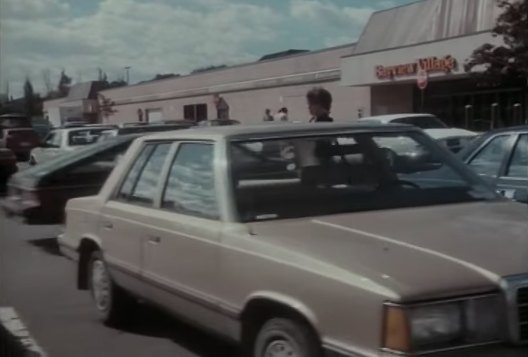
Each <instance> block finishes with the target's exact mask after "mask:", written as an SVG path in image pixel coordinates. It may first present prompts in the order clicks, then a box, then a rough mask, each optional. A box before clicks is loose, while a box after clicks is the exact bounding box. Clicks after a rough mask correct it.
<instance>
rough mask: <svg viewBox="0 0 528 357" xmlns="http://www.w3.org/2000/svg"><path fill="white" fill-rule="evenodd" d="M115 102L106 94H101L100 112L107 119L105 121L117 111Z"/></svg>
mask: <svg viewBox="0 0 528 357" xmlns="http://www.w3.org/2000/svg"><path fill="white" fill-rule="evenodd" d="M114 106H115V102H114V101H113V100H111V99H110V98H107V97H105V96H104V95H102V94H100V95H99V112H100V113H101V115H102V116H103V118H104V119H105V121H106V120H107V119H108V118H109V117H110V116H111V115H114V114H115V113H117V109H115V108H114Z"/></svg>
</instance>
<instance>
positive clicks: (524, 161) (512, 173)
mask: <svg viewBox="0 0 528 357" xmlns="http://www.w3.org/2000/svg"><path fill="white" fill-rule="evenodd" d="M506 176H509V177H518V178H528V134H525V135H521V137H520V138H519V140H518V141H517V145H515V149H514V152H513V156H512V159H511V162H510V164H509V166H508V170H507V172H506Z"/></svg>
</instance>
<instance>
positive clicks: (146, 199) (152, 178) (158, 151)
mask: <svg viewBox="0 0 528 357" xmlns="http://www.w3.org/2000/svg"><path fill="white" fill-rule="evenodd" d="M170 146H171V143H162V144H149V145H147V146H145V148H144V149H143V150H142V152H141V154H140V155H139V156H138V157H137V159H136V161H135V162H134V165H133V166H132V168H131V169H130V171H129V173H128V175H127V177H126V179H125V182H124V183H123V186H122V187H121V190H120V191H119V193H118V198H119V199H123V200H126V201H129V202H135V203H141V204H147V205H152V204H153V203H154V197H155V196H156V190H157V188H158V180H159V177H160V173H161V170H162V168H163V164H164V162H165V159H166V158H167V155H168V153H169V149H170Z"/></svg>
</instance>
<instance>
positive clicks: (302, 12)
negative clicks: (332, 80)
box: [290, 0, 375, 46]
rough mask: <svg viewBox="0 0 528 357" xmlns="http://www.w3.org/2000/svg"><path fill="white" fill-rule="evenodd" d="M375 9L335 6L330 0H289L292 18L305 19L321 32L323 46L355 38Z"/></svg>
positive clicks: (342, 42)
mask: <svg viewBox="0 0 528 357" xmlns="http://www.w3.org/2000/svg"><path fill="white" fill-rule="evenodd" d="M374 11H375V9H374V8H370V7H353V6H345V7H340V6H337V5H336V4H335V3H334V2H332V1H330V0H291V2H290V13H291V16H292V17H293V18H296V19H297V20H300V21H306V22H308V23H310V24H312V25H313V26H314V27H316V28H320V29H321V32H322V34H323V38H322V40H323V43H324V44H325V46H335V45H341V44H344V43H348V42H353V41H355V40H357V38H358V36H359V34H360V32H361V29H362V28H363V26H364V25H365V23H366V22H367V21H368V19H369V17H370V15H371V14H372V13H373V12H374Z"/></svg>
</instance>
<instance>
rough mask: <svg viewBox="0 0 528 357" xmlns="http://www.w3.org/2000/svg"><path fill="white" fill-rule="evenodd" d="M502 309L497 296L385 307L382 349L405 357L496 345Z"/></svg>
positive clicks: (500, 334)
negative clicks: (482, 345) (467, 347)
mask: <svg viewBox="0 0 528 357" xmlns="http://www.w3.org/2000/svg"><path fill="white" fill-rule="evenodd" d="M503 306H504V304H503V300H502V298H501V296H499V295H486V296H479V297H471V298H464V299H456V300H449V301H443V302H442V301H439V302H434V303H425V304H416V305H410V306H405V305H397V304H386V306H385V327H384V329H385V331H384V341H383V345H384V346H383V347H384V349H386V350H389V351H393V352H397V353H404V354H405V353H424V352H431V351H437V350H444V349H453V348H461V347H465V346H472V345H480V344H487V343H494V342H498V341H500V340H502V331H504V328H503V327H504V326H505V324H504V320H503V316H505V312H504V309H503Z"/></svg>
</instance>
